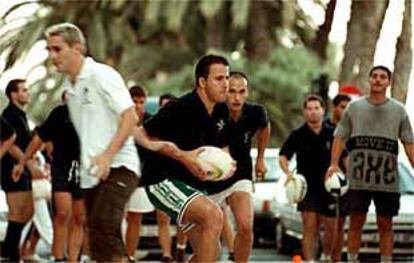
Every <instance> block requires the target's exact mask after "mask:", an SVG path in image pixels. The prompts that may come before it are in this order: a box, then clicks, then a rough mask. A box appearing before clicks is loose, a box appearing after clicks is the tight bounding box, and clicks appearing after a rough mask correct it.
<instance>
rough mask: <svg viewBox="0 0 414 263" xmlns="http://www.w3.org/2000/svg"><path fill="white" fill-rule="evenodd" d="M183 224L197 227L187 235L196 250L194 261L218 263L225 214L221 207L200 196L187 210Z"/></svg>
mask: <svg viewBox="0 0 414 263" xmlns="http://www.w3.org/2000/svg"><path fill="white" fill-rule="evenodd" d="M206 215H208V216H206ZM183 223H184V224H185V223H194V224H195V226H196V227H194V228H193V229H191V230H189V231H188V233H187V234H188V237H189V239H190V240H191V242H192V244H193V248H195V250H196V251H195V257H193V258H192V261H193V260H195V261H198V262H214V261H216V260H217V254H218V243H219V237H220V233H221V230H222V228H223V213H222V211H221V209H220V207H218V206H217V205H216V204H215V203H214V202H213V201H211V200H210V199H209V198H207V197H206V196H199V197H197V198H195V199H194V200H192V201H191V202H190V204H189V205H188V207H187V209H186V210H185V212H184V217H183Z"/></svg>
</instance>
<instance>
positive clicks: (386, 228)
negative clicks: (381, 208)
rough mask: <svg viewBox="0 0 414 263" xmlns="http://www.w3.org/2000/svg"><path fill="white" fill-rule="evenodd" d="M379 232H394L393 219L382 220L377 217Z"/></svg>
mask: <svg viewBox="0 0 414 263" xmlns="http://www.w3.org/2000/svg"><path fill="white" fill-rule="evenodd" d="M377 225H378V232H379V233H380V234H381V233H390V232H392V220H388V219H387V220H381V219H378V218H377Z"/></svg>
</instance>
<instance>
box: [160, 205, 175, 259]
mask: <svg viewBox="0 0 414 263" xmlns="http://www.w3.org/2000/svg"><path fill="white" fill-rule="evenodd" d="M156 213H157V222H158V241H159V243H160V246H161V250H162V256H163V257H170V258H172V257H171V243H172V242H171V235H170V221H171V220H170V218H169V217H168V215H167V214H166V213H164V212H163V211H161V210H159V209H157V210H156Z"/></svg>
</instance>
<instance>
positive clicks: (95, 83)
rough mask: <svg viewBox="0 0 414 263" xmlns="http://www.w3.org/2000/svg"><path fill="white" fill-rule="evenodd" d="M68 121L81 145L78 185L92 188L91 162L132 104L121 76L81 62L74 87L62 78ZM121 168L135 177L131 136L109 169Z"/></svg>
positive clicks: (90, 61)
mask: <svg viewBox="0 0 414 263" xmlns="http://www.w3.org/2000/svg"><path fill="white" fill-rule="evenodd" d="M63 85H64V87H65V89H66V90H67V91H68V106H69V113H70V117H71V120H72V122H73V124H74V126H75V129H76V131H77V133H78V135H79V139H80V143H81V157H80V162H81V170H80V179H81V180H80V181H81V187H82V188H93V187H94V186H96V185H97V184H98V183H99V179H98V178H96V177H94V176H93V175H91V174H90V173H89V167H90V163H91V158H92V157H94V156H96V155H98V154H101V153H102V152H103V151H104V150H105V149H106V148H107V146H108V145H109V143H110V142H111V140H112V138H113V137H114V135H115V133H116V131H117V129H118V124H119V121H120V116H121V114H122V113H123V112H124V111H125V110H126V109H128V108H130V107H133V106H134V103H133V102H132V99H131V97H130V95H129V92H128V89H127V87H126V86H125V83H124V81H123V79H122V77H121V75H120V74H119V73H118V72H117V71H116V70H114V69H113V68H111V67H109V66H107V65H105V64H101V63H97V62H95V61H94V60H93V59H92V58H89V57H87V58H85V60H84V64H83V65H82V69H81V71H80V74H79V75H78V77H77V79H76V83H75V85H72V83H71V82H70V81H69V79H68V78H67V77H65V81H64V84H63ZM121 166H125V167H126V168H128V169H129V170H131V171H133V172H134V173H135V174H137V176H139V166H140V163H139V158H138V153H137V149H136V147H135V144H134V141H133V138H132V136H130V137H129V138H128V139H127V141H126V142H125V144H124V146H123V147H122V148H121V149H120V150H119V152H118V153H117V154H116V155H115V157H114V159H113V162H112V165H111V167H112V168H116V167H121Z"/></svg>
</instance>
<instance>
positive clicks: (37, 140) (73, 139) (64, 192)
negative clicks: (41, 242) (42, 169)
mask: <svg viewBox="0 0 414 263" xmlns="http://www.w3.org/2000/svg"><path fill="white" fill-rule="evenodd" d="M65 94H66V92H64V93H63V94H62V101H63V102H65V101H66V99H65ZM46 142H51V143H52V145H53V151H52V163H51V174H52V192H53V203H54V208H55V215H54V219H53V220H54V224H53V228H54V229H53V230H54V231H53V246H52V255H53V257H54V258H55V259H56V260H64V257H65V248H66V247H67V248H68V256H69V258H68V260H69V261H77V259H78V256H79V252H80V248H81V245H82V240H83V228H84V221H85V207H84V201H83V198H82V197H83V193H82V190H81V189H80V182H79V177H78V166H79V155H80V152H79V151H80V150H79V139H78V135H77V133H76V131H75V128H74V127H73V124H72V122H71V120H70V117H69V111H68V107H67V105H66V104H62V105H59V106H57V107H56V108H54V109H53V110H52V111H51V113H50V114H49V116H48V117H47V119H46V121H45V122H43V124H42V125H40V126H39V127H38V128H37V129H36V133H35V135H34V137H33V139H32V141H31V142H30V144H29V146H28V147H27V149H26V153H25V156H24V157H23V158H22V159H21V160H20V162H19V164H18V165H17V166H16V167H15V168H14V171H13V173H14V174H18V173H20V172H21V171H22V170H23V168H24V166H25V164H26V162H27V160H30V159H31V158H32V157H33V156H34V154H35V153H36V152H37V151H38V150H39V149H41V147H42V145H43V144H44V143H46ZM69 222H70V226H69ZM68 229H69V233H68ZM68 235H69V239H68ZM66 241H68V244H66Z"/></svg>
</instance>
